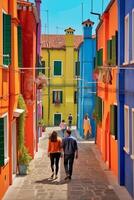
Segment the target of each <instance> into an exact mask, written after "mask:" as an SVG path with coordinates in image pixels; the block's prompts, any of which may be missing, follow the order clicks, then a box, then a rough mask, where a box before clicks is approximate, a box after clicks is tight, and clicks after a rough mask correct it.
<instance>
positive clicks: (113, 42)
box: [112, 36, 116, 65]
mask: <svg viewBox="0 0 134 200" xmlns="http://www.w3.org/2000/svg"><path fill="white" fill-rule="evenodd" d="M112 64H113V65H116V36H112Z"/></svg>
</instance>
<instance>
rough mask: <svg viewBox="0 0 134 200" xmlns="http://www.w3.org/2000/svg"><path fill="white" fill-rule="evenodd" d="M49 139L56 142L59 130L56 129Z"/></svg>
mask: <svg viewBox="0 0 134 200" xmlns="http://www.w3.org/2000/svg"><path fill="white" fill-rule="evenodd" d="M49 140H50V141H51V142H56V141H57V132H56V131H53V132H52V134H51V135H50V137H49Z"/></svg>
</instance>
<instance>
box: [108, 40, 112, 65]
mask: <svg viewBox="0 0 134 200" xmlns="http://www.w3.org/2000/svg"><path fill="white" fill-rule="evenodd" d="M110 49H111V48H110V40H108V41H107V61H108V63H110V61H111V59H110Z"/></svg>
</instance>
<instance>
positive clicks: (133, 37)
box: [131, 9, 134, 63]
mask: <svg viewBox="0 0 134 200" xmlns="http://www.w3.org/2000/svg"><path fill="white" fill-rule="evenodd" d="M131 63H134V9H133V10H132V60H131Z"/></svg>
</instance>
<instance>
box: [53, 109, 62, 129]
mask: <svg viewBox="0 0 134 200" xmlns="http://www.w3.org/2000/svg"><path fill="white" fill-rule="evenodd" d="M57 114H58V115H61V121H62V113H59V112H57V113H54V114H53V126H54V116H55V115H57Z"/></svg>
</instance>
